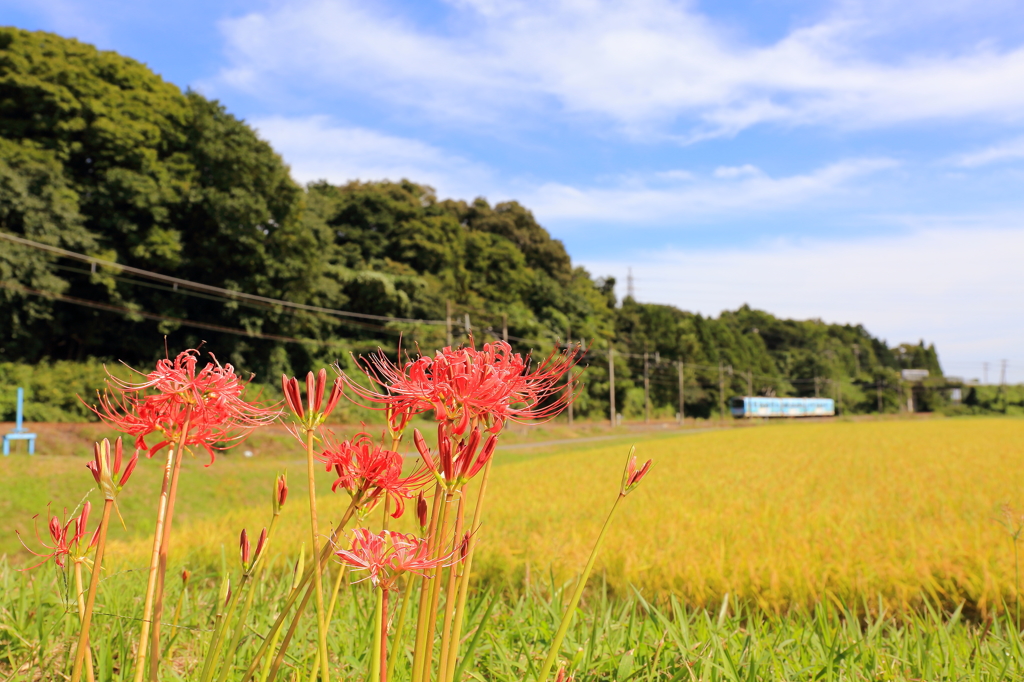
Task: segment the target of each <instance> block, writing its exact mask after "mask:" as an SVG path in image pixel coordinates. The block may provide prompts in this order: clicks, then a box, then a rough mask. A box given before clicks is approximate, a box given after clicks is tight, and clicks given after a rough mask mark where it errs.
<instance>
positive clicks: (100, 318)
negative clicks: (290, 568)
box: [0, 28, 946, 418]
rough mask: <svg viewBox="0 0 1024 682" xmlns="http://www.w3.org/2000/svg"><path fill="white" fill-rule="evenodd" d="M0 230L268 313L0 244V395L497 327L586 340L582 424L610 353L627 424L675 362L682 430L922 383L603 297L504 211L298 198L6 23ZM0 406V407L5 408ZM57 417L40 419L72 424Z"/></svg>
mask: <svg viewBox="0 0 1024 682" xmlns="http://www.w3.org/2000/svg"><path fill="white" fill-rule="evenodd" d="M0 231H2V232H4V233H8V234H12V235H17V236H21V237H24V238H27V239H30V240H33V241H35V242H40V243H43V244H48V245H51V246H55V247H60V248H63V249H67V250H70V251H74V252H76V253H84V254H88V255H90V256H94V257H97V258H100V259H103V260H105V261H113V262H116V263H118V264H119V265H123V266H130V267H133V268H139V269H142V270H146V271H152V272H157V273H162V274H164V275H169V276H172V277H176V278H180V279H182V280H187V281H190V282H200V283H203V284H207V285H212V286H214V287H219V288H222V289H226V290H230V291H239V292H247V293H249V294H256V295H258V296H261V297H264V298H265V299H272V300H271V301H266V300H239V299H238V298H237V297H234V296H232V295H229V294H224V293H222V292H217V291H205V292H204V291H195V290H191V289H188V288H187V287H179V286H178V285H177V284H176V283H173V282H170V281H158V280H153V279H152V278H147V277H145V276H139V275H138V274H137V273H132V272H129V271H126V270H121V269H120V268H116V267H108V266H104V265H102V264H101V265H99V266H95V265H94V264H90V263H89V262H82V261H81V260H79V259H74V258H68V257H62V256H58V255H54V254H52V253H47V252H45V251H42V250H39V249H37V248H32V247H30V246H26V245H21V244H16V243H11V242H9V241H3V242H2V245H0V277H2V281H0V285H2V288H0V362H3V363H8V364H3V365H0V367H2V368H3V369H0V374H2V380H0V383H2V384H5V385H4V386H3V390H4V391H5V392H6V391H7V386H8V385H11V381H13V379H12V377H19V376H21V375H22V374H23V373H24V372H25V371H26V370H25V369H24V365H25V363H28V364H39V363H41V364H40V366H39V368H38V369H37V370H36V371H38V372H45V373H47V376H50V377H52V378H53V381H59V382H62V383H66V384H68V385H76V386H77V384H76V383H75V382H76V381H77V379H74V378H72V377H73V375H74V371H73V370H72V369H69V367H70V366H69V365H67V364H62V363H61V362H58V361H67V360H70V361H75V362H79V363H84V364H81V365H80V367H81V368H82V370H83V373H82V375H81V376H82V377H88V378H89V382H88V383H89V384H90V385H89V386H85V385H82V386H80V388H81V389H82V390H86V391H87V390H91V388H93V387H94V386H92V384H94V383H95V382H96V380H98V378H99V376H100V374H98V373H97V370H98V367H99V365H98V364H97V363H96V362H91V361H90V359H99V360H115V359H116V360H124V361H125V362H128V363H130V364H142V365H145V364H148V363H150V362H152V361H153V360H154V358H156V357H158V356H161V355H163V354H164V341H163V337H164V336H165V335H166V336H167V345H168V347H169V348H170V350H171V352H174V351H176V350H180V349H183V348H186V347H194V346H196V345H198V344H199V343H200V342H202V341H205V342H206V348H207V349H209V350H211V351H213V352H215V353H216V354H217V356H218V357H219V358H220V359H221V360H222V361H226V362H232V363H233V364H235V365H236V366H237V367H238V368H240V369H241V370H244V371H253V372H256V373H257V375H258V377H260V379H265V378H271V381H272V377H274V376H277V375H279V374H280V373H282V372H285V373H292V372H304V371H305V370H306V369H308V368H309V367H316V366H322V365H323V364H325V363H327V362H333V361H335V360H339V359H340V360H341V361H342V363H343V364H344V363H346V362H350V361H349V360H348V359H347V358H348V356H349V353H352V352H354V353H359V352H364V351H366V350H368V349H372V348H375V347H377V346H378V345H379V346H383V347H385V348H387V349H395V348H397V345H398V342H399V338H400V335H401V338H402V344H403V346H404V347H405V348H406V349H411V348H414V347H415V346H417V345H418V346H419V347H420V348H422V349H424V350H430V349H433V348H435V347H438V346H440V345H443V344H444V343H446V342H447V341H448V338H449V335H450V338H451V340H452V341H453V342H455V343H461V342H463V341H465V340H466V339H467V338H468V334H469V333H470V332H471V333H472V334H473V336H474V338H475V339H476V341H477V342H480V341H485V340H489V339H493V338H500V337H501V336H503V335H505V334H507V335H508V337H509V339H510V341H511V342H512V344H513V345H514V346H515V347H516V348H517V349H519V350H522V351H524V352H525V351H530V350H532V351H533V352H534V353H535V354H538V353H545V352H547V351H548V350H550V349H551V348H552V347H553V346H554V345H555V344H556V343H564V342H565V340H566V339H567V338H571V339H572V340H573V341H580V342H583V343H585V344H587V345H588V346H590V347H591V349H592V353H591V356H590V359H589V367H588V368H587V369H586V371H585V372H584V375H583V377H582V379H583V381H584V382H585V384H586V388H585V390H584V392H583V394H582V395H581V397H580V400H579V402H578V403H577V405H576V408H575V414H576V416H581V417H590V418H602V417H605V416H606V415H607V413H608V409H609V396H608V388H609V375H608V362H607V353H608V349H609V347H610V346H611V347H614V349H615V352H616V367H615V378H616V384H615V385H616V403H617V407H618V411H619V412H621V413H623V414H624V415H625V416H627V417H636V416H639V415H641V414H642V413H643V412H644V405H645V400H644V388H643V387H644V380H643V377H644V367H645V365H646V367H647V379H648V381H647V385H648V386H649V390H650V396H651V405H652V409H653V412H654V414H655V416H659V415H660V416H668V415H674V414H675V411H676V410H677V409H678V408H677V406H678V404H679V402H678V399H679V367H678V365H677V364H676V363H677V362H679V361H682V362H683V363H684V379H685V391H684V397H685V403H686V408H685V411H686V414H687V415H688V416H709V415H712V414H716V413H717V411H718V409H719V406H720V405H721V404H722V399H723V398H726V397H728V396H730V395H734V394H742V393H747V392H748V391H752V392H753V393H755V394H775V395H816V394H820V395H823V396H831V397H835V398H838V399H839V400H840V404H841V409H842V410H845V411H848V412H870V411H876V410H878V409H881V410H882V411H886V412H892V411H896V410H899V409H900V406H901V405H904V404H905V402H906V397H905V395H904V393H903V392H902V390H903V389H902V387H901V385H900V381H899V370H900V369H902V368H925V369H928V370H930V372H931V373H932V376H933V377H941V374H942V372H941V369H940V367H939V363H938V359H937V356H936V353H935V349H934V347H932V346H926V345H925V344H924V343H923V342H921V343H919V344H904V345H900V346H897V347H895V348H890V347H889V346H887V344H886V343H884V342H883V341H881V340H879V339H877V338H874V337H872V336H871V335H870V334H869V333H868V332H867V331H866V330H865V329H864V328H863V327H861V326H854V325H835V324H825V323H823V322H821V321H820V320H810V321H794V320H781V319H778V318H775V317H773V316H772V315H770V314H768V313H765V312H761V311H757V310H752V309H750V308H748V307H746V306H744V307H742V308H740V309H739V310H737V311H735V312H725V313H722V314H721V315H720V316H719V317H718V318H707V317H702V316H700V315H697V314H692V313H688V312H684V311H682V310H679V309H677V308H674V307H671V306H665V305H655V304H646V303H640V302H638V301H635V300H633V299H632V298H626V299H625V300H622V301H617V300H616V298H615V294H614V285H615V281H614V280H613V279H611V278H595V277H593V276H592V275H591V274H590V273H588V272H587V271H586V270H584V269H583V268H581V267H578V266H574V265H573V263H572V260H571V259H570V257H569V255H568V254H567V253H566V251H565V248H564V247H563V245H562V243H561V242H559V241H558V240H555V239H552V238H551V236H550V235H549V234H548V232H547V231H546V230H545V229H544V228H543V227H541V226H540V225H539V224H538V223H537V221H536V220H535V219H534V216H533V214H532V213H531V212H530V211H529V210H528V209H526V208H524V207H523V206H521V205H520V204H518V203H516V202H506V203H500V204H497V205H494V206H492V205H490V204H489V203H488V202H487V201H486V200H484V199H482V198H478V199H475V200H473V201H471V202H467V201H455V200H439V199H438V198H437V197H436V196H435V195H434V193H433V191H432V190H431V189H430V188H429V187H426V186H423V185H418V184H416V183H414V182H410V181H407V180H402V181H400V182H372V183H360V182H352V183H349V184H347V185H343V186H335V185H331V184H329V183H327V182H317V183H312V184H310V185H309V186H307V187H301V186H299V185H297V184H296V183H295V182H294V181H293V180H292V179H291V176H290V174H289V170H288V168H287V166H286V165H285V164H284V162H283V161H282V160H281V157H280V156H278V154H277V153H275V152H274V150H273V149H272V148H271V147H270V145H269V144H267V143H266V142H265V141H263V140H261V139H260V138H259V137H258V135H257V134H256V132H255V131H254V130H253V129H252V128H250V127H249V126H248V125H247V124H246V123H245V122H243V121H241V120H239V119H237V118H235V117H234V116H232V115H231V114H229V113H228V112H227V111H226V110H225V108H224V107H223V106H221V105H220V104H219V103H217V102H216V101H211V100H208V99H206V98H204V97H203V96H201V95H199V94H198V93H195V92H185V93H182V92H181V91H180V90H179V89H178V88H177V87H175V86H174V85H172V84H170V83H167V82H164V81H163V80H162V79H161V78H160V77H159V76H157V75H155V74H154V73H152V72H151V71H150V70H149V69H148V68H146V67H145V66H144V65H142V64H140V63H138V62H136V61H134V60H131V59H128V58H126V57H122V56H120V55H118V54H116V53H113V52H102V51H98V50H96V49H95V48H93V47H92V46H89V45H85V44H83V43H79V42H78V41H75V40H71V39H66V38H62V37H60V36H56V35H53V34H49V33H42V32H28V31H22V30H18V29H14V28H7V29H0ZM273 300H283V301H288V302H291V303H293V304H302V305H303V306H305V308H298V309H297V308H294V307H288V306H284V305H281V304H278V303H274V302H273ZM322 309H331V310H343V311H349V312H354V313H359V314H362V315H363V316H362V317H351V316H339V315H336V314H331V313H329V312H324V310H322ZM389 318H401V319H389ZM446 319H447V320H450V324H448V325H446V324H445V320H446ZM416 320H426V322H416ZM645 354H646V360H645ZM65 375H66V376H65ZM58 377H65V378H63V379H58ZM17 381H22V379H17ZM25 381H29V382H31V379H27V378H26V379H25ZM49 382H50V380H49V379H47V380H46V381H44V382H42V383H49ZM37 383H38V382H37ZM64 392H65V393H67V391H64ZM945 396H946V392H945V391H944V390H931V391H926V392H924V393H922V394H921V395H920V396H919V397H918V406H919V407H923V408H926V409H927V408H935V407H940V406H942V405H943V404H944V401H945V400H946V397H945ZM39 400H40V398H39V397H38V396H37V403H38V402H39ZM0 401H4V402H0V409H4V410H5V411H6V405H7V402H8V401H7V397H6V395H5V396H4V397H3V398H0ZM51 402H53V404H54V405H57V404H64V403H61V402H60V399H56V398H55V399H54V401H51ZM65 402H66V401H65ZM40 404H41V403H40ZM66 404H67V407H66V409H65V408H60V409H58V408H56V407H55V408H54V409H55V410H56V412H53V413H52V415H51V416H52V417H53V418H58V416H59V415H58V413H61V414H64V413H67V414H68V415H71V417H69V418H73V417H75V416H78V417H84V416H86V415H85V413H84V412H82V411H81V410H80V409H79V408H77V407H75V406H74V405H72V404H71V403H66ZM33 409H35V408H33ZM46 414H50V413H46ZM6 416H8V417H9V416H10V415H6ZM40 416H45V415H44V414H43V413H40Z"/></svg>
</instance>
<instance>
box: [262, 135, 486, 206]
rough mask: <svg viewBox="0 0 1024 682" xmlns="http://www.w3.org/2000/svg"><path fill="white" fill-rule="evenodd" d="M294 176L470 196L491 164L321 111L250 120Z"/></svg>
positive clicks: (482, 183) (483, 181)
mask: <svg viewBox="0 0 1024 682" xmlns="http://www.w3.org/2000/svg"><path fill="white" fill-rule="evenodd" d="M252 124H253V126H254V127H255V128H256V129H257V130H258V131H259V134H260V137H262V138H264V139H266V140H267V141H269V142H270V143H271V144H272V145H273V146H274V149H275V150H277V151H278V153H280V154H281V156H282V157H283V158H284V160H285V162H286V163H288V164H289V165H290V166H291V168H292V176H293V177H294V178H295V179H296V180H297V181H299V182H302V183H306V182H310V181H313V180H329V181H330V182H332V183H335V184H343V183H345V182H348V181H349V180H364V181H365V180H393V181H397V180H400V179H402V178H407V179H409V180H412V181H413V182H417V183H421V184H427V185H430V186H431V187H433V188H434V189H436V190H437V192H438V195H439V196H441V197H449V196H451V197H458V198H470V197H473V196H477V195H478V194H479V193H480V191H481V188H483V187H486V186H487V185H488V184H489V181H488V180H489V177H490V175H491V171H490V169H488V168H487V167H486V166H483V165H482V164H477V163H473V162H470V161H467V160H465V159H462V158H460V157H458V156H455V155H452V154H448V153H447V152H445V151H444V150H441V149H439V148H437V147H434V146H431V145H428V144H425V143H423V142H420V141H418V140H413V139H409V138H404V137H397V136H394V135H386V134H384V133H380V132H377V131H374V130H368V129H366V128H358V127H345V126H339V125H334V124H332V123H331V121H330V119H329V118H328V117H326V116H308V117H302V118H286V117H283V116H271V117H266V118H258V119H255V120H254V121H252Z"/></svg>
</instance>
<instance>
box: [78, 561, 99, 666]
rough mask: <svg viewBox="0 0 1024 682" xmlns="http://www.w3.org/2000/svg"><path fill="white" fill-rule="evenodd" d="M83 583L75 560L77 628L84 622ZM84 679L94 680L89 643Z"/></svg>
mask: <svg viewBox="0 0 1024 682" xmlns="http://www.w3.org/2000/svg"><path fill="white" fill-rule="evenodd" d="M84 585H85V583H84V582H83V581H82V561H81V560H75V593H76V594H77V599H76V601H77V602H78V620H79V626H81V624H82V623H84V622H85V587H84ZM85 678H86V679H87V680H89V682H93V680H95V679H96V677H95V675H94V674H93V669H92V650H91V647H90V646H89V643H88V642H86V643H85Z"/></svg>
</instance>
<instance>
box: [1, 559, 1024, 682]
mask: <svg viewBox="0 0 1024 682" xmlns="http://www.w3.org/2000/svg"><path fill="white" fill-rule="evenodd" d="M197 583H198V584H197ZM289 583H290V578H287V577H285V578H283V579H279V580H277V581H271V582H267V583H264V584H263V585H262V586H261V588H260V590H261V593H260V594H259V596H258V597H257V599H256V604H257V609H255V610H254V613H253V614H252V617H251V621H252V629H251V631H250V632H251V633H252V634H249V635H247V637H246V638H245V639H244V640H243V646H242V648H241V649H240V651H239V656H238V658H237V659H236V662H235V668H234V669H233V670H232V672H231V673H230V675H229V676H228V677H227V679H229V680H233V681H234V680H240V679H241V677H242V670H241V668H243V667H244V666H245V664H247V663H248V661H249V659H250V657H251V655H252V653H253V652H254V650H255V649H256V647H257V646H258V645H259V641H260V640H259V638H258V635H257V634H255V633H259V632H265V631H266V630H267V628H268V627H269V625H270V623H271V621H272V620H273V618H274V616H276V613H277V611H276V610H275V606H274V605H275V604H279V603H280V602H281V601H282V597H283V595H284V594H285V592H286V590H287V589H288V587H289ZM116 584H117V587H116V588H114V587H113V586H112V585H110V583H106V584H105V587H104V589H103V590H102V591H101V600H100V601H99V602H98V607H97V618H96V621H95V623H94V627H93V630H92V633H93V637H94V639H93V641H94V642H95V643H96V650H97V651H98V652H99V654H98V658H97V660H96V679H97V680H98V681H99V682H110V681H118V682H120V681H123V680H126V679H131V667H130V664H131V661H132V655H133V650H134V637H135V636H136V632H137V628H136V621H137V619H138V618H139V616H140V615H141V605H140V603H139V599H137V598H136V597H135V596H134V595H137V594H140V593H141V589H142V587H143V582H142V580H141V578H140V577H139V576H134V575H131V574H127V575H125V574H122V575H120V576H118V581H117V583H116ZM0 586H2V589H3V595H4V598H3V602H4V603H3V610H2V619H0V673H2V674H3V675H4V679H5V680H8V681H9V682H37V681H39V680H60V679H67V678H66V673H67V670H68V659H69V653H70V651H71V642H72V639H73V634H74V633H75V631H76V627H77V618H76V616H74V615H73V614H74V607H73V605H71V604H68V603H67V602H66V601H65V600H66V598H67V596H68V590H67V587H66V584H65V581H64V578H63V576H61V575H60V574H57V575H54V571H53V569H52V567H47V568H46V569H45V570H44V571H43V572H41V573H37V574H35V575H34V576H33V577H32V578H28V577H26V574H24V573H18V572H15V571H12V570H11V569H10V568H9V567H8V566H0ZM60 595H63V597H61V596H60ZM216 595H217V588H216V582H215V581H214V580H213V579H212V578H207V579H206V580H202V579H199V580H195V581H194V582H193V583H192V586H191V587H189V588H188V589H187V590H186V591H185V592H184V596H182V591H181V589H180V586H176V589H175V590H172V591H171V592H170V594H169V597H170V603H171V604H180V611H178V615H177V616H174V624H175V625H176V627H175V628H173V631H174V632H175V633H176V634H175V635H174V636H173V638H172V639H171V640H170V642H169V643H168V648H169V651H170V654H169V658H170V660H171V664H170V665H169V666H165V667H164V673H163V676H162V678H161V679H164V680H195V679H197V675H198V671H199V668H200V667H201V666H202V652H203V651H205V649H206V647H207V644H208V642H209V639H210V633H211V630H212V628H213V626H214V622H215V619H214V618H213V613H214V611H215V610H216V605H215V603H214V602H215V601H216V599H217V596H216ZM564 595H565V592H564V590H563V589H561V588H559V587H558V586H554V585H548V586H547V589H540V587H539V586H538V587H531V588H529V589H527V590H525V591H523V592H522V593H521V594H519V595H518V596H512V595H510V594H508V593H506V594H503V595H497V596H495V594H494V593H492V592H486V593H482V594H478V595H475V596H474V597H473V598H472V599H471V601H470V604H469V608H470V617H469V619H468V622H467V634H466V638H465V640H464V644H463V648H462V650H463V654H464V655H466V654H470V653H472V654H475V655H474V656H473V657H472V663H471V664H469V665H467V666H466V667H465V668H464V669H463V670H461V671H460V673H461V674H460V675H459V676H457V679H460V680H466V679H473V680H481V681H484V680H486V681H491V680H494V681H506V680H530V679H532V678H534V677H535V675H536V672H537V668H538V666H539V664H540V661H541V659H542V657H543V654H544V652H545V651H546V649H547V647H548V644H549V642H550V640H551V637H552V634H553V631H554V629H555V627H556V625H557V622H558V619H559V617H560V614H561V610H562V599H563V597H564ZM339 604H340V606H339V609H338V611H336V617H335V619H334V621H333V623H332V637H331V639H330V640H329V649H330V658H331V660H332V669H333V670H335V671H336V672H335V673H334V675H335V677H334V678H333V679H340V680H362V679H363V676H364V674H365V669H366V662H367V658H368V655H369V654H368V651H369V649H370V640H371V633H370V627H369V622H370V620H371V619H370V618H369V615H370V613H372V609H373V603H372V599H371V598H370V596H369V590H368V589H367V588H366V585H350V586H348V587H347V588H345V590H344V591H343V592H342V595H341V598H340V600H339ZM580 611H581V612H580V613H579V614H578V615H577V617H576V619H575V621H574V624H573V627H572V628H571V629H570V631H569V635H568V637H567V639H566V641H565V644H564V645H563V649H562V651H563V657H562V664H564V665H566V666H568V668H569V669H570V670H571V671H574V672H575V673H576V679H578V680H580V681H581V682H582V681H583V680H616V681H618V682H626V681H627V680H636V681H637V682H641V681H644V682H654V681H663V682H685V681H694V680H699V681H702V682H703V681H715V682H719V681H721V682H725V681H730V682H741V681H750V682H753V681H754V680H765V681H768V680H772V681H774V680H778V681H780V682H781V681H783V680H785V681H790V682H792V681H796V680H807V681H811V680H814V681H818V680H823V681H826V682H828V681H832V680H844V681H846V680H849V681H854V680H857V681H859V680H864V681H868V680H871V681H881V680H891V681H894V682H895V681H907V682H910V681H920V680H979V681H985V680H1016V679H1020V678H1021V675H1022V674H1024V649H1022V640H1021V637H1020V634H1019V633H1018V632H1017V631H1016V629H1015V628H1013V627H1012V624H1011V623H1010V621H1009V620H1008V619H1005V618H996V619H994V620H992V621H988V622H986V623H984V624H977V623H971V622H969V621H966V620H965V619H963V618H962V616H961V614H960V612H954V613H952V614H943V613H939V612H936V611H933V610H925V611H924V612H923V613H921V614H916V615H911V616H909V617H906V618H901V619H899V620H893V619H891V618H888V617H887V616H885V615H882V616H880V617H877V618H869V619H866V620H862V619H858V618H857V616H856V615H855V614H852V613H849V612H846V611H843V610H842V609H841V608H839V607H837V606H835V605H832V604H830V603H825V604H822V605H819V606H818V607H816V608H815V609H813V610H812V611H809V612H793V613H790V614H787V615H785V616H781V617H770V616H769V617H765V616H764V614H750V613H749V612H748V611H746V610H744V609H737V608H735V607H733V606H730V605H729V603H728V602H723V604H722V605H720V607H719V608H718V609H717V610H713V611H707V610H689V609H686V608H685V607H683V606H681V605H680V604H679V602H678V601H677V600H675V599H670V600H667V601H666V602H665V603H664V604H663V605H661V606H657V605H653V604H650V603H648V602H647V601H645V600H644V599H643V598H642V597H640V596H639V595H637V594H633V595H630V596H627V597H625V598H619V599H609V598H608V596H607V594H606V592H605V591H604V590H602V589H601V588H600V585H598V586H597V589H595V590H594V591H593V592H592V594H591V596H590V598H589V599H588V600H587V601H586V602H585V603H584V605H583V608H581V610H580ZM311 626H312V627H311ZM406 637H407V638H408V637H410V634H409V632H408V631H407V632H406ZM315 639H316V634H315V626H313V619H312V618H307V619H305V625H304V626H303V627H300V629H299V631H298V635H297V638H296V642H295V645H293V646H292V648H291V650H290V651H289V655H288V656H287V658H286V660H285V664H284V666H283V668H282V671H281V674H280V675H279V677H278V678H277V679H279V680H281V679H283V680H306V679H312V677H310V673H311V671H312V669H313V665H314V662H313V659H314V653H315V650H316V643H315ZM467 658H468V656H467ZM410 659H411V653H409V655H407V656H406V657H405V658H404V659H402V660H401V662H400V663H399V665H398V667H397V668H396V679H398V680H405V679H408V675H409V665H410ZM126 668H127V669H126Z"/></svg>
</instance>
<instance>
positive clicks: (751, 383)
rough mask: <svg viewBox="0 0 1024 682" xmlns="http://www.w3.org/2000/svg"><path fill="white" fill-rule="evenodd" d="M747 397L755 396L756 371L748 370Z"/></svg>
mask: <svg viewBox="0 0 1024 682" xmlns="http://www.w3.org/2000/svg"><path fill="white" fill-rule="evenodd" d="M747 395H748V396H753V395H754V370H752V369H748V370H747Z"/></svg>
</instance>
